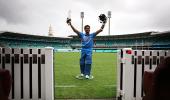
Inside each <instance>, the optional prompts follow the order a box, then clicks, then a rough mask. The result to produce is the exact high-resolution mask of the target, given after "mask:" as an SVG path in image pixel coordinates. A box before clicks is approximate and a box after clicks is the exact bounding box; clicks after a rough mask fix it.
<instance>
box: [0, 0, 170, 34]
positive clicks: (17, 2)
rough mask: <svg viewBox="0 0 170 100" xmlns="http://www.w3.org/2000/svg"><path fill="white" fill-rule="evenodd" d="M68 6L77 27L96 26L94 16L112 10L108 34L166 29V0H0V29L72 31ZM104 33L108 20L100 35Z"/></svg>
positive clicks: (169, 3) (169, 23)
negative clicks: (81, 14)
mask: <svg viewBox="0 0 170 100" xmlns="http://www.w3.org/2000/svg"><path fill="white" fill-rule="evenodd" d="M69 10H71V18H72V24H73V25H74V26H75V27H76V28H77V29H78V30H80V31H81V18H80V12H82V11H83V12H84V25H85V24H89V25H90V26H91V32H94V31H96V30H98V29H99V28H100V26H101V23H100V22H99V20H98V16H99V15H100V14H101V13H104V14H106V15H107V12H108V11H111V12H112V16H111V19H110V22H111V35H118V34H131V33H139V32H146V31H169V30H170V11H169V10H170V0H0V31H12V32H20V33H24V34H35V35H48V30H49V26H50V24H51V26H52V28H53V32H54V36H56V37H61V36H68V35H74V34H75V33H73V31H72V30H71V28H70V27H69V26H68V25H67V24H66V18H67V16H68V11H69ZM107 34H108V23H107V25H106V27H105V29H104V31H103V32H102V33H100V35H107Z"/></svg>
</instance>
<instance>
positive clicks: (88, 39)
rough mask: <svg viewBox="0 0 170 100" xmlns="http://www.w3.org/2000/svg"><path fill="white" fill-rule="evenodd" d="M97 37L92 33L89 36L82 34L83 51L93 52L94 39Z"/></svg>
mask: <svg viewBox="0 0 170 100" xmlns="http://www.w3.org/2000/svg"><path fill="white" fill-rule="evenodd" d="M95 36H96V35H95V33H91V34H89V35H86V34H84V33H82V32H81V33H80V38H81V45H82V51H92V49H93V39H94V37H95Z"/></svg>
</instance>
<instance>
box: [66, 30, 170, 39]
mask: <svg viewBox="0 0 170 100" xmlns="http://www.w3.org/2000/svg"><path fill="white" fill-rule="evenodd" d="M160 35H161V36H164V35H166V36H167V35H168V36H170V31H166V32H154V31H150V32H143V33H134V34H123V35H105V36H97V38H108V39H109V38H111V39H126V38H128V39H130V38H132V39H133V38H146V37H153V36H160ZM69 37H72V38H78V37H77V35H70V36H69Z"/></svg>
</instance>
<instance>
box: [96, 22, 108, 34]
mask: <svg viewBox="0 0 170 100" xmlns="http://www.w3.org/2000/svg"><path fill="white" fill-rule="evenodd" d="M105 24H106V23H103V24H102V26H101V28H100V29H99V30H97V31H96V32H95V35H97V34H99V33H100V32H102V31H103V29H104V27H105Z"/></svg>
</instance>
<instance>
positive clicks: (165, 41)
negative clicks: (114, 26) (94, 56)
mask: <svg viewBox="0 0 170 100" xmlns="http://www.w3.org/2000/svg"><path fill="white" fill-rule="evenodd" d="M69 37H72V38H73V39H71V43H70V44H71V46H72V47H73V48H80V47H81V44H80V39H79V38H78V37H77V36H76V35H71V36H69ZM120 48H133V49H170V32H169V31H167V32H144V33H135V34H125V35H109V36H97V37H96V38H95V40H94V49H95V50H98V49H99V50H100V49H106V50H109V49H120Z"/></svg>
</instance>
